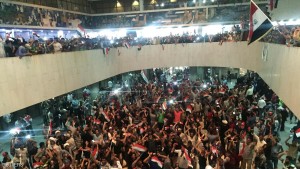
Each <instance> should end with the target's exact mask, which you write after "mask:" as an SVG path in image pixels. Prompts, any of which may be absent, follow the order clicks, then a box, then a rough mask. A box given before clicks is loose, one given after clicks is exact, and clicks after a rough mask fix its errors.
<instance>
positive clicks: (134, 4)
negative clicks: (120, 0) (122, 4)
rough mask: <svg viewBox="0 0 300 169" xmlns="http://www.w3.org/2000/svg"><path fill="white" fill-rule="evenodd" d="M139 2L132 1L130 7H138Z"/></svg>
mask: <svg viewBox="0 0 300 169" xmlns="http://www.w3.org/2000/svg"><path fill="white" fill-rule="evenodd" d="M139 4H140V3H139V1H137V0H135V1H133V3H132V6H139Z"/></svg>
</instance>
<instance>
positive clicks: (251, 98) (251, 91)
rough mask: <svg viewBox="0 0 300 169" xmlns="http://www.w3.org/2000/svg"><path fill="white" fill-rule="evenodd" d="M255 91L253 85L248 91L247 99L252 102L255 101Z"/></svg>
mask: <svg viewBox="0 0 300 169" xmlns="http://www.w3.org/2000/svg"><path fill="white" fill-rule="evenodd" d="M253 90H254V87H253V86H252V85H251V86H250V87H249V89H248V90H247V91H246V98H247V99H248V100H249V101H250V102H252V101H253Z"/></svg>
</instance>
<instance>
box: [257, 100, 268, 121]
mask: <svg viewBox="0 0 300 169" xmlns="http://www.w3.org/2000/svg"><path fill="white" fill-rule="evenodd" d="M266 105H267V104H266V101H265V99H264V97H261V98H260V99H259V100H258V103H257V106H258V112H259V118H262V117H263V116H264V108H265V106H266Z"/></svg>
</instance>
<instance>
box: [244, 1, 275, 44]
mask: <svg viewBox="0 0 300 169" xmlns="http://www.w3.org/2000/svg"><path fill="white" fill-rule="evenodd" d="M250 3H251V4H250V30H249V36H248V45H250V44H251V43H252V42H256V41H258V40H260V39H261V38H263V37H264V36H265V35H266V34H267V33H268V32H269V31H270V30H271V29H272V28H273V25H272V22H271V20H270V19H269V18H268V17H267V16H266V15H265V14H264V12H263V11H262V10H261V9H260V8H259V7H258V6H257V5H256V4H255V3H254V2H253V1H252V0H251V2H250Z"/></svg>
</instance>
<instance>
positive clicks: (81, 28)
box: [77, 24, 86, 37]
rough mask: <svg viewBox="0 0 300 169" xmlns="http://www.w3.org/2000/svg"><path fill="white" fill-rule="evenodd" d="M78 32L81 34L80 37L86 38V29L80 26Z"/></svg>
mask: <svg viewBox="0 0 300 169" xmlns="http://www.w3.org/2000/svg"><path fill="white" fill-rule="evenodd" d="M77 32H79V34H80V36H82V37H85V33H86V32H85V29H84V28H83V27H82V26H81V25H80V24H78V26H77Z"/></svg>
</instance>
